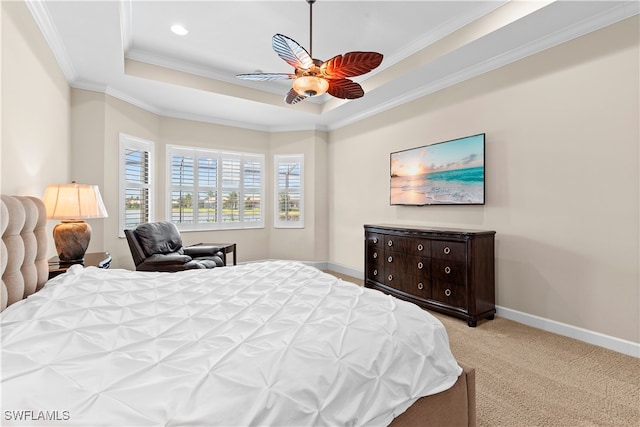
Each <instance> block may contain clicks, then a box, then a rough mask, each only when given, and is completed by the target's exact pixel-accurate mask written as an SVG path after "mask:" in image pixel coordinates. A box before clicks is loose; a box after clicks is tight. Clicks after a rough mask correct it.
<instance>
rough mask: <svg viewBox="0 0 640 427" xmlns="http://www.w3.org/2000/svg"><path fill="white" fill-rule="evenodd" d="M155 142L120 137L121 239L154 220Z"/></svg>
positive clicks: (121, 135) (131, 137) (126, 136)
mask: <svg viewBox="0 0 640 427" xmlns="http://www.w3.org/2000/svg"><path fill="white" fill-rule="evenodd" d="M152 167H153V142H151V141H147V140H144V139H140V138H136V137H133V136H129V135H126V134H123V133H121V134H120V195H119V200H120V209H119V215H120V218H119V224H120V227H119V236H120V237H124V231H123V230H124V229H126V228H135V227H137V226H138V224H142V223H145V222H149V221H152V220H153V216H152V208H151V206H152V200H153V186H152V176H153V173H152V172H153V170H152Z"/></svg>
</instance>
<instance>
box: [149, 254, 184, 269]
mask: <svg viewBox="0 0 640 427" xmlns="http://www.w3.org/2000/svg"><path fill="white" fill-rule="evenodd" d="M191 260H192V258H191V257H190V256H189V255H180V254H178V253H176V252H171V253H168V254H153V255H151V256H150V257H148V258H147V259H145V260H144V264H145V265H147V266H156V265H157V266H162V265H168V264H178V265H182V264H184V263H187V262H189V261H191Z"/></svg>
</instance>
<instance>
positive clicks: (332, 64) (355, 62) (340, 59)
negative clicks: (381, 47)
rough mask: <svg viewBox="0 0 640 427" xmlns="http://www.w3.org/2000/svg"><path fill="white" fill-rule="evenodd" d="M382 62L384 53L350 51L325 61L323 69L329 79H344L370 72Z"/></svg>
mask: <svg viewBox="0 0 640 427" xmlns="http://www.w3.org/2000/svg"><path fill="white" fill-rule="evenodd" d="M381 62H382V54H380V53H377V52H348V53H345V54H344V55H337V56H334V57H333V58H331V59H329V60H328V61H325V63H324V64H323V65H322V69H323V71H324V73H325V74H326V76H327V78H329V79H343V78H345V77H355V76H359V75H362V74H365V73H368V72H369V71H371V70H373V69H374V68H376V67H377V66H378V65H380V63H381Z"/></svg>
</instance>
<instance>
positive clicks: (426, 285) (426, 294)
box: [396, 275, 431, 299]
mask: <svg viewBox="0 0 640 427" xmlns="http://www.w3.org/2000/svg"><path fill="white" fill-rule="evenodd" d="M396 286H398V284H396ZM396 289H399V290H401V291H403V292H406V293H408V294H411V295H415V296H417V297H418V298H422V299H431V281H430V280H429V279H427V278H425V277H419V276H413V275H410V276H407V277H406V278H405V279H404V280H403V281H402V284H401V285H400V287H397V288H396Z"/></svg>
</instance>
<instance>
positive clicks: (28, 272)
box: [0, 195, 49, 311]
mask: <svg viewBox="0 0 640 427" xmlns="http://www.w3.org/2000/svg"><path fill="white" fill-rule="evenodd" d="M0 208H1V209H2V212H1V213H0V231H1V232H2V246H1V247H0V255H1V256H0V273H1V274H2V288H1V289H0V292H1V299H0V311H2V310H4V309H5V308H6V307H7V306H9V305H11V304H13V303H14V302H16V301H20V300H21V299H23V298H26V297H28V296H29V295H31V294H32V293H34V292H36V291H38V290H40V288H42V286H43V285H44V284H45V282H46V281H47V279H48V277H49V267H48V261H47V242H48V240H47V228H46V226H47V213H46V210H45V207H44V203H43V202H42V200H40V199H38V198H37V197H22V196H5V195H2V204H1V206H0Z"/></svg>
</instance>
